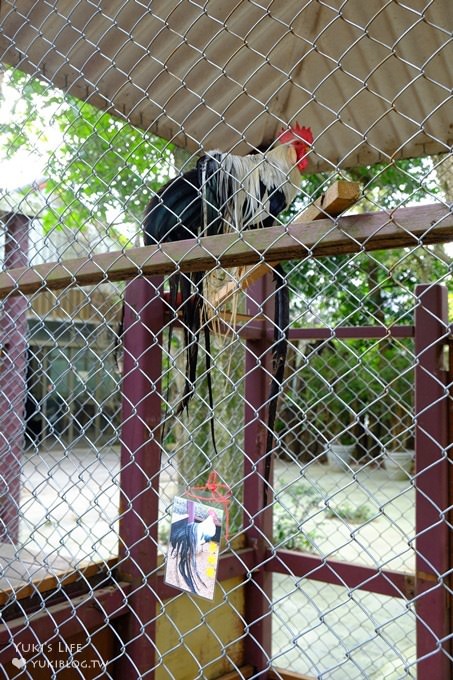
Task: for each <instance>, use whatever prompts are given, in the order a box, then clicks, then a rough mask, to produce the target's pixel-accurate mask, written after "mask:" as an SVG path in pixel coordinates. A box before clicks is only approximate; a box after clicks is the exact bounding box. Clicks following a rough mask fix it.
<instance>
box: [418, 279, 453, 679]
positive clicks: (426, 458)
mask: <svg viewBox="0 0 453 680" xmlns="http://www.w3.org/2000/svg"><path fill="white" fill-rule="evenodd" d="M416 295H417V299H418V306H417V309H416V314H415V353H416V362H417V363H416V370H415V416H416V436H415V449H416V477H415V488H416V520H415V521H416V537H417V538H416V550H417V553H416V601H415V602H416V613H417V658H418V659H419V661H418V664H417V678H418V680H432V679H433V678H439V679H440V678H448V677H449V673H450V670H451V667H450V664H451V659H450V657H449V656H448V647H449V644H450V643H449V638H450V636H451V631H450V628H449V614H448V605H449V600H450V598H451V595H450V593H449V590H448V588H447V586H446V579H447V578H448V575H449V573H450V571H451V568H452V564H451V561H450V555H449V534H450V528H449V524H448V521H447V513H448V508H449V489H448V479H449V467H450V466H451V465H450V464H449V457H450V459H451V455H452V453H451V447H450V448H448V440H447V432H448V389H447V382H446V381H447V367H446V366H444V360H443V356H444V354H443V352H444V346H445V345H446V343H447V340H448V336H449V327H448V313H447V289H446V287H445V286H440V285H437V284H436V285H434V284H433V285H421V286H417V288H416Z"/></svg>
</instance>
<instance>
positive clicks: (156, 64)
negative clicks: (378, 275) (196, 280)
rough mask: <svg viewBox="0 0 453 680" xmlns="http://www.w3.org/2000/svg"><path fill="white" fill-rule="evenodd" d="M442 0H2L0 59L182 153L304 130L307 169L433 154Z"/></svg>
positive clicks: (446, 54)
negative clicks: (308, 138)
mask: <svg viewBox="0 0 453 680" xmlns="http://www.w3.org/2000/svg"><path fill="white" fill-rule="evenodd" d="M450 16H451V0H412V1H411V2H410V3H407V6H406V5H405V4H403V3H402V2H397V1H396V0H395V1H393V2H392V1H390V2H388V1H386V0H367V2H364V1H363V0H347V1H346V2H345V1H344V0H327V1H326V2H321V1H320V0H306V1H305V2H301V1H300V0H258V1H257V2H252V1H251V0H241V1H235V2H234V3H232V2H225V1H224V0H208V1H207V2H201V0H199V1H198V2H195V0H154V1H153V2H152V3H142V2H138V0H126V1H125V0H110V2H92V1H90V0H79V1H78V2H76V3H74V2H73V0H57V1H52V2H48V1H42V2H33V3H30V2H29V0H3V2H2V7H1V24H2V32H1V33H0V51H1V52H2V53H3V61H4V62H6V63H8V64H11V65H14V66H17V67H18V68H20V69H22V70H24V71H26V72H27V73H30V74H32V75H39V76H40V77H43V78H44V79H46V80H47V81H49V82H51V83H53V84H54V85H56V86H58V87H60V88H63V89H64V90H66V91H67V92H70V93H71V94H73V95H75V96H77V97H79V98H81V99H84V100H87V101H89V102H90V103H92V104H94V105H95V106H97V107H99V108H101V109H106V110H108V111H110V112H112V113H114V114H116V115H119V116H121V117H123V118H126V119H127V120H128V121H129V122H131V123H133V124H134V125H136V126H139V127H141V128H144V129H146V130H150V131H152V132H153V133H155V134H157V135H159V136H161V137H164V138H166V139H170V140H172V141H174V142H175V143H176V144H178V145H180V146H185V147H187V148H188V149H191V150H198V149H200V148H204V149H213V148H219V149H222V150H227V151H228V150H233V151H234V152H235V153H244V152H247V151H248V150H249V148H250V146H259V145H263V144H265V145H267V144H269V143H270V142H271V141H272V140H273V139H274V138H275V135H276V133H277V131H278V130H279V129H280V128H281V127H282V125H286V124H290V123H292V122H294V121H296V120H297V121H299V122H300V123H301V124H303V125H308V126H310V127H311V128H312V130H313V132H314V135H315V146H314V148H315V153H312V154H311V155H310V166H309V171H316V170H322V169H331V168H334V167H346V166H353V165H363V164H368V163H373V162H376V161H379V160H388V159H390V158H400V157H410V156H423V155H426V154H431V153H439V152H445V151H447V150H448V148H449V145H450V143H451V137H452V136H453V131H452V122H453V116H452V105H451V98H450V91H451V72H452V69H451V64H453V50H452V43H451V39H450V29H451V26H450V22H449V17H450Z"/></svg>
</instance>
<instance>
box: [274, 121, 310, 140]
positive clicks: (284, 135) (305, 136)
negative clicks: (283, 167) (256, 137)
mask: <svg viewBox="0 0 453 680" xmlns="http://www.w3.org/2000/svg"><path fill="white" fill-rule="evenodd" d="M278 141H279V142H280V144H288V143H289V142H297V141H301V142H305V143H306V144H313V132H312V131H311V128H309V127H303V126H302V125H299V123H296V124H295V125H294V126H293V127H290V128H289V130H282V131H281V133H280V134H279V136H278Z"/></svg>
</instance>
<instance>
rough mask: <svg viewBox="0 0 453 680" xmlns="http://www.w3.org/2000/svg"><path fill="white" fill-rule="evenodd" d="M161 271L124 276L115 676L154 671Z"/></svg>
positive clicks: (141, 674) (152, 674) (159, 420)
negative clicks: (122, 607) (121, 600)
mask: <svg viewBox="0 0 453 680" xmlns="http://www.w3.org/2000/svg"><path fill="white" fill-rule="evenodd" d="M161 282H162V279H161V278H160V277H152V278H150V279H145V278H142V279H138V280H136V281H133V282H132V283H130V284H129V285H128V287H127V292H126V296H125V312H124V321H123V324H124V330H123V347H124V379H123V387H122V390H123V406H122V423H123V425H122V433H121V488H120V499H121V500H120V530H119V534H120V548H119V575H120V578H122V579H124V580H127V581H129V582H130V583H131V584H132V588H131V594H130V596H129V598H128V605H129V610H130V614H129V615H128V616H127V617H123V621H122V623H121V624H120V626H119V628H120V639H121V640H122V642H123V644H124V647H125V649H124V653H123V654H122V656H121V657H120V658H119V659H118V661H117V665H116V668H115V671H116V673H117V676H118V677H121V678H123V677H124V678H127V677H130V678H132V677H145V675H146V677H147V678H149V679H150V680H151V679H152V678H153V677H154V669H155V651H156V647H155V640H156V605H157V601H158V600H157V595H156V593H157V569H158V565H157V554H158V526H157V520H158V513H159V473H160V463H161V447H160V442H159V430H160V422H161V384H160V381H161V373H162V328H163V325H164V305H163V302H162V299H161V297H160V295H161Z"/></svg>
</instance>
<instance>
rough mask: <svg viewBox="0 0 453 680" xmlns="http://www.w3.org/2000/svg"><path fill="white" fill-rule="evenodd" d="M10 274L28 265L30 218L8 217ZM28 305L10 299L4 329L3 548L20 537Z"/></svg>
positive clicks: (0, 416) (0, 387) (0, 381)
mask: <svg viewBox="0 0 453 680" xmlns="http://www.w3.org/2000/svg"><path fill="white" fill-rule="evenodd" d="M3 222H4V223H5V225H6V241H5V268H6V270H8V269H13V268H15V267H26V266H27V263H28V231H29V218H28V217H26V216H25V215H16V214H14V215H12V214H11V215H6V216H5V217H3ZM26 311H27V299H26V298H25V297H24V296H22V295H18V296H10V297H8V298H7V299H6V300H5V303H4V305H3V315H2V319H1V325H0V333H1V335H0V461H1V462H0V520H1V526H2V530H0V542H2V543H10V542H13V543H15V542H17V540H18V537H19V504H20V475H21V462H22V453H23V449H24V443H25V402H26V398H27V380H26V378H27V317H26Z"/></svg>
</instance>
